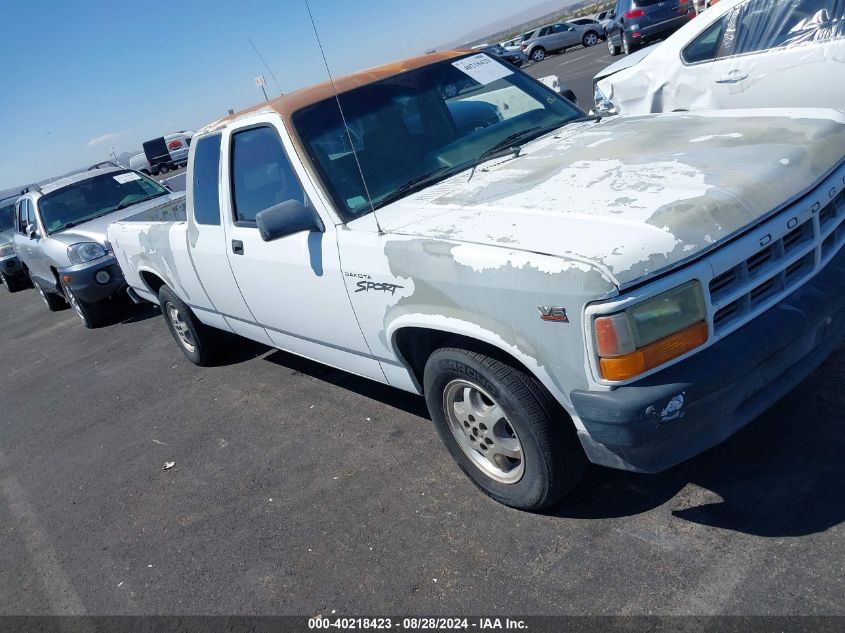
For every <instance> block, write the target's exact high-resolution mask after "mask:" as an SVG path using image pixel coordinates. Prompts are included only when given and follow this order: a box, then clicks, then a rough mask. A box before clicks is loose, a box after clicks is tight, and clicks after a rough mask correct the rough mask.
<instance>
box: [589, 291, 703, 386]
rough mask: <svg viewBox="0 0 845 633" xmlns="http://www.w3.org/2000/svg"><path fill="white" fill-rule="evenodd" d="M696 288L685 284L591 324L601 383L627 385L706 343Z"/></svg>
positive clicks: (701, 296) (701, 292)
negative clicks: (621, 381) (618, 381)
mask: <svg viewBox="0 0 845 633" xmlns="http://www.w3.org/2000/svg"><path fill="white" fill-rule="evenodd" d="M706 317H707V312H706V309H705V304H704V292H703V291H702V289H701V284H699V283H698V282H697V281H690V282H689V283H686V284H684V285H683V286H679V287H677V288H674V289H673V290H669V291H668V292H664V293H663V294H659V295H657V296H656V297H652V298H651V299H647V300H646V301H643V302H642V303H638V304H635V305H633V306H631V307H629V308H627V309H626V310H623V311H622V312H618V313H616V314H612V315H609V316H601V317H597V318H596V319H595V320H594V321H593V331H594V333H595V342H596V351H597V353H598V356H599V369H600V371H601V375H602V377H603V378H604V379H605V380H614V381H617V380H628V379H629V378H633V377H635V376H639V375H640V374H643V373H645V372H647V371H648V370H650V369H654V368H655V367H659V366H660V365H662V364H664V363H666V362H668V361H670V360H672V359H673V358H677V357H678V356H681V355H683V354H686V353H687V352H689V351H690V350H693V349H695V348H696V347H700V346H701V345H704V343H706V342H707V337H708V335H709V330H708V327H707V321H706Z"/></svg>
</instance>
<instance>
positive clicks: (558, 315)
mask: <svg viewBox="0 0 845 633" xmlns="http://www.w3.org/2000/svg"><path fill="white" fill-rule="evenodd" d="M537 309H538V310H540V319H541V320H542V321H558V322H560V323H569V317H568V316H566V308H561V307H560V306H537Z"/></svg>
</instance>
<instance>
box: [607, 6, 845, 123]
mask: <svg viewBox="0 0 845 633" xmlns="http://www.w3.org/2000/svg"><path fill="white" fill-rule="evenodd" d="M593 83H594V87H595V90H594V93H595V100H596V107H597V111H608V110H615V111H616V112H618V113H619V114H646V113H649V112H672V111H677V110H703V109H724V108H755V107H804V106H820V105H824V106H828V107H834V108H840V109H842V108H845V1H843V0H722V2H719V3H718V4H715V5H713V6H712V7H711V8H710V9H708V10H707V11H705V12H704V13H702V14H701V15H700V16H699V17H697V18H696V19H694V20H692V21H690V22H689V24H687V25H685V26H684V27H683V28H681V29H680V30H679V31H677V32H676V33H675V34H674V35H672V37H670V38H669V39H667V40H666V41H665V42H663V43H662V44H659V45H657V46H653V47H651V48H649V49H644V50H643V51H638V53H637V57H635V58H631V57H626V58H625V59H622V60H621V61H620V62H618V63H616V64H613V65H611V66H609V67H608V68H606V69H605V70H604V71H602V72H601V73H599V74H598V75H596V77H595V78H594V80H593Z"/></svg>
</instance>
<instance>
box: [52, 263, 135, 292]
mask: <svg viewBox="0 0 845 633" xmlns="http://www.w3.org/2000/svg"><path fill="white" fill-rule="evenodd" d="M101 271H102V272H104V273H106V274H107V275H108V281H106V282H104V283H101V282H99V281H97V273H99V272H101ZM58 273H59V278H60V279H62V280H63V281H64V282H65V283H66V284H67V285H68V286H69V287H70V289H71V290H72V291H73V294H74V295H76V297H77V298H78V299H81V300H82V301H85V302H87V303H98V302H99V301H103V300H105V299H108V298H110V297H113V296H115V295H117V294H120V293H122V292H123V291H124V290H125V289H126V281H125V280H124V279H123V273H122V272H121V270H120V267H119V266H118V265H117V260H116V259H115V258H114V257H113V256H111V255H108V256H106V257H100V258H99V259H95V260H92V261H90V262H85V263H84V264H77V265H75V266H69V267H67V268H60V269H59V271H58ZM101 277H102V275H101Z"/></svg>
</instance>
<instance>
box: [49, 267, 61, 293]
mask: <svg viewBox="0 0 845 633" xmlns="http://www.w3.org/2000/svg"><path fill="white" fill-rule="evenodd" d="M50 272H51V273H53V279H55V280H56V290H61V289H62V283H61V282H60V281H59V271H58V269H57V268H55V267H53V266H50Z"/></svg>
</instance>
